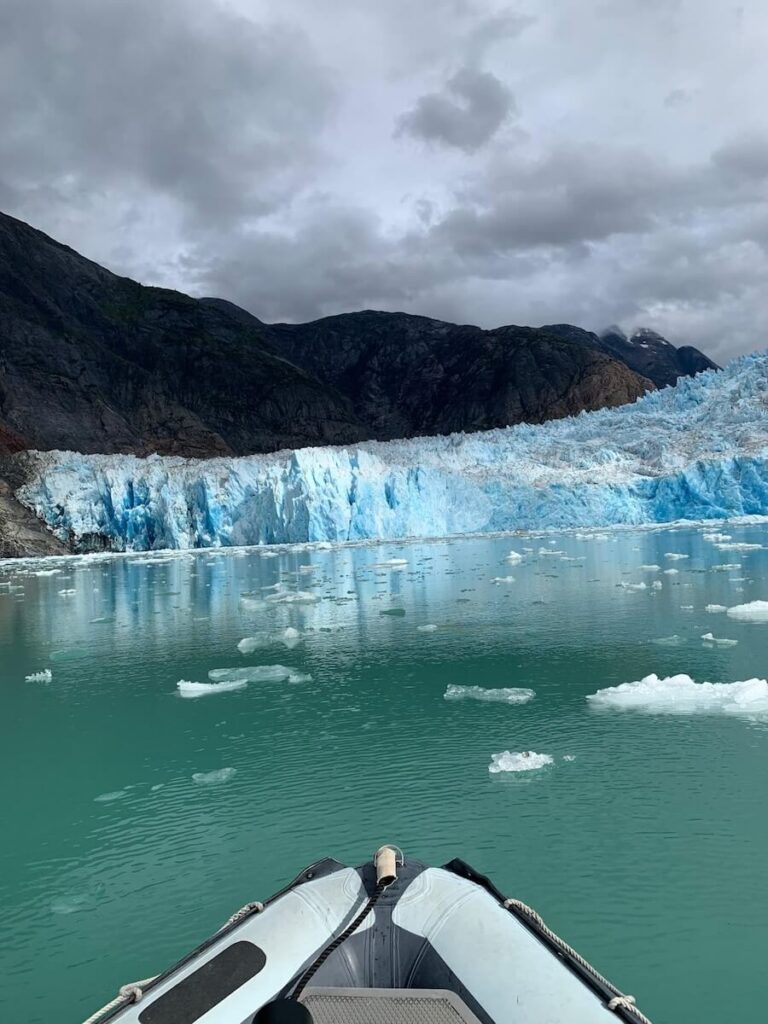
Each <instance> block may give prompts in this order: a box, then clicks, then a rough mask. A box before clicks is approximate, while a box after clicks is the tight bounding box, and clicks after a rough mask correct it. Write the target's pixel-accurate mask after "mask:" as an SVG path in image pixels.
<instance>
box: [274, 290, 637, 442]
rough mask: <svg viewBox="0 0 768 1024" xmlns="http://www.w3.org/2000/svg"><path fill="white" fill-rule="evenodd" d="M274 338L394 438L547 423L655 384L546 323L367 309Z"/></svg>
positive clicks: (287, 327) (374, 428)
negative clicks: (461, 320)
mask: <svg viewBox="0 0 768 1024" xmlns="http://www.w3.org/2000/svg"><path fill="white" fill-rule="evenodd" d="M574 330H576V328H574ZM585 333H586V332H585ZM270 338H271V340H272V343H273V344H274V346H275V348H276V349H277V350H278V351H279V352H281V353H282V354H283V355H284V356H285V358H286V359H289V360H290V361H291V362H293V363H296V364H297V365H299V366H302V367H304V369H306V370H308V371H309V372H310V373H312V374H313V375H314V376H316V377H318V378H319V379H321V380H324V381H326V382H327V383H328V384H330V385H331V386H332V387H334V388H336V389H337V390H339V391H341V392H342V393H343V394H345V395H348V396H349V397H350V399H351V400H352V403H353V405H354V409H355V412H356V414H357V415H358V417H359V418H360V419H361V420H362V421H363V422H364V423H366V424H367V425H368V426H369V428H370V431H371V433H370V436H372V437H376V438H379V439H386V440H389V439H392V438H396V437H412V436H414V435H421V434H448V433H451V432H452V431H460V430H466V431H473V430H488V429H490V428H492V427H503V426H509V425H511V424H515V423H543V422H544V421H545V420H549V419H558V418H560V417H561V416H571V415H573V414H575V413H578V412H581V410H582V409H586V410H593V409H601V408H604V407H606V406H609V407H610V406H615V405H623V404H624V403H625V402H632V401H634V400H635V399H636V398H638V397H639V396H640V395H641V394H643V393H644V392H645V391H647V390H649V389H651V388H652V387H653V384H652V383H651V382H649V381H648V380H647V379H646V378H644V377H642V376H640V375H639V374H637V373H635V372H634V371H632V370H630V369H629V368H628V367H627V366H626V365H625V364H624V363H622V362H621V361H619V360H617V359H614V358H613V357H611V356H609V355H608V354H606V353H603V352H600V351H599V350H598V349H597V347H589V346H584V345H578V344H573V343H572V341H571V339H569V338H562V337H558V336H556V335H555V334H553V333H551V332H549V331H548V329H547V328H542V329H536V328H532V327H499V328H497V329H496V330H491V331H484V330H481V329H480V328H479V327H471V326H459V325H456V324H449V323H444V322H442V321H440V320H431V319H429V318H428V317H423V316H412V315H409V314H406V313H382V312H376V311H372V310H366V311H364V312H361V313H344V314H341V315H340V316H332V317H326V318H325V319H323V320H316V321H314V322H313V323H308V324H275V325H273V326H272V327H271V328H270Z"/></svg>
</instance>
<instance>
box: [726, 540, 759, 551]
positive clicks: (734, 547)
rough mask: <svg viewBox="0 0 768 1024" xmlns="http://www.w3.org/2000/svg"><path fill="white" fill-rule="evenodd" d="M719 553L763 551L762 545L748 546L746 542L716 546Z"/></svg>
mask: <svg viewBox="0 0 768 1024" xmlns="http://www.w3.org/2000/svg"><path fill="white" fill-rule="evenodd" d="M715 547H716V548H717V550H718V551H761V550H762V547H763V545H762V544H747V543H745V542H741V543H735V542H734V543H733V544H715Z"/></svg>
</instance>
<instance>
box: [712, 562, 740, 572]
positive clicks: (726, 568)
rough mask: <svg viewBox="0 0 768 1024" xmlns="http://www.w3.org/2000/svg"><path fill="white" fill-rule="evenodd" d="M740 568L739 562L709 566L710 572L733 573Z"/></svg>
mask: <svg viewBox="0 0 768 1024" xmlns="http://www.w3.org/2000/svg"><path fill="white" fill-rule="evenodd" d="M740 568H741V562H723V564H722V565H710V567H709V571H710V572H734V571H735V570H736V569H740Z"/></svg>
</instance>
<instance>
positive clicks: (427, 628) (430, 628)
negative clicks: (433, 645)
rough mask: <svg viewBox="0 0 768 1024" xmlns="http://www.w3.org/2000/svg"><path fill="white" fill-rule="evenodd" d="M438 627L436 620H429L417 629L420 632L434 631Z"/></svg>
mask: <svg viewBox="0 0 768 1024" xmlns="http://www.w3.org/2000/svg"><path fill="white" fill-rule="evenodd" d="M436 629H437V626H436V625H435V624H434V622H427V623H425V624H424V625H423V626H417V627H416V631H417V632H418V633H434V632H435V630H436Z"/></svg>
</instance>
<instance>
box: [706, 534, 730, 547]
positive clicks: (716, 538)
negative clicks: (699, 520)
mask: <svg viewBox="0 0 768 1024" xmlns="http://www.w3.org/2000/svg"><path fill="white" fill-rule="evenodd" d="M701 536H702V537H703V539H704V540H708V541H711V542H712V543H714V544H722V543H723V541H727V540H730V539H731V535H730V533H702V535H701Z"/></svg>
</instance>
